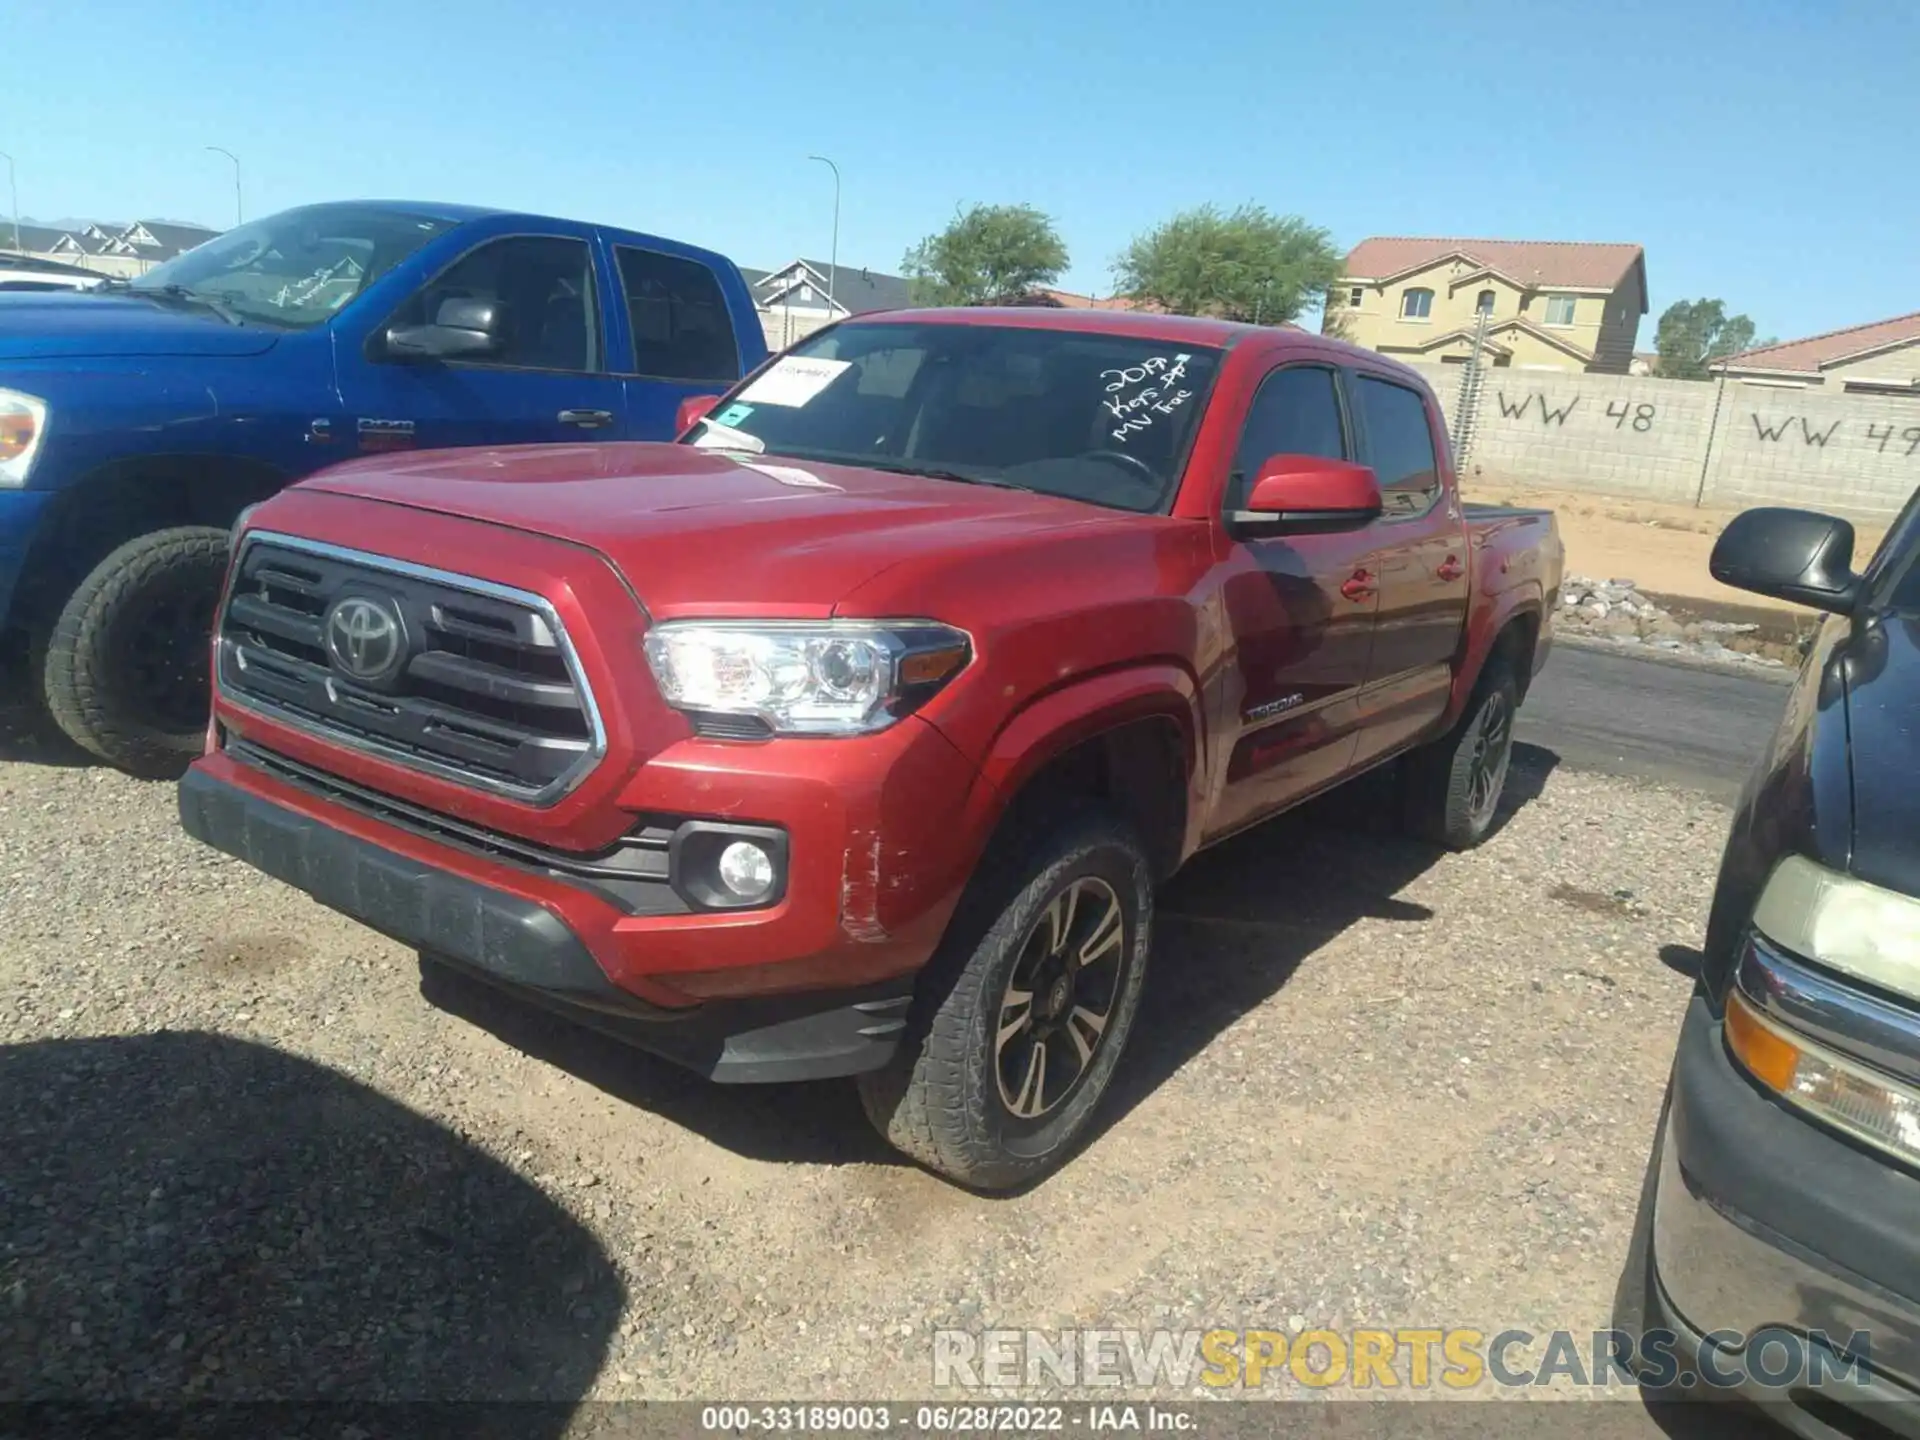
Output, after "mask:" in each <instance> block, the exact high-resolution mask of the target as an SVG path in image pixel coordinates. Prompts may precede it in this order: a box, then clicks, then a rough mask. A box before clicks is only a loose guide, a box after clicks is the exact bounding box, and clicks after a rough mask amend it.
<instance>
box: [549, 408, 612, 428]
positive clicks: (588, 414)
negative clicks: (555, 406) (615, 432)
mask: <svg viewBox="0 0 1920 1440" xmlns="http://www.w3.org/2000/svg"><path fill="white" fill-rule="evenodd" d="M560 423H561V424H562V425H578V426H579V427H580V428H581V429H582V430H598V429H599V428H600V427H601V426H602V425H611V424H612V423H613V412H612V411H611V410H562V411H561V412H560Z"/></svg>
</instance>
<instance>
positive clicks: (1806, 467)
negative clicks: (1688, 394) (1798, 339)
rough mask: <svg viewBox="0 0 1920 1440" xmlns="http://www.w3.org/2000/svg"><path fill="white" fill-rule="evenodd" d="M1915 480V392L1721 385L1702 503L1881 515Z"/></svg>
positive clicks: (1918, 454) (1919, 436)
mask: <svg viewBox="0 0 1920 1440" xmlns="http://www.w3.org/2000/svg"><path fill="white" fill-rule="evenodd" d="M1917 486H1920V399H1915V400H1908V399H1905V398H1902V397H1899V396H1882V395H1847V394H1840V395H1831V394H1828V393H1826V392H1824V391H1812V390H1776V389H1771V388H1762V387H1760V386H1755V385H1741V384H1739V383H1737V382H1734V383H1730V384H1728V386H1727V395H1726V401H1725V403H1724V404H1723V406H1722V408H1721V413H1720V426H1719V430H1718V432H1717V433H1716V434H1715V436H1714V445H1713V455H1712V457H1711V463H1710V464H1709V465H1708V467H1707V487H1706V493H1705V496H1704V502H1705V503H1706V504H1708V505H1806V506H1810V507H1812V508H1814V509H1821V510H1831V511H1835V512H1837V513H1839V514H1843V515H1858V516H1862V517H1864V518H1868V519H1886V518H1888V517H1890V516H1892V515H1894V514H1896V513H1897V512H1898V511H1899V509H1900V507H1901V506H1902V505H1904V504H1906V502H1907V498H1908V496H1910V495H1912V494H1913V492H1914V489H1915V487H1917Z"/></svg>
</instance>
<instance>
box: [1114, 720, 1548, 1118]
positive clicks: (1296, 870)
mask: <svg viewBox="0 0 1920 1440" xmlns="http://www.w3.org/2000/svg"><path fill="white" fill-rule="evenodd" d="M1558 764H1559V757H1558V756H1557V755H1555V754H1554V753H1553V752H1552V751H1551V750H1546V749H1542V748H1541V747H1540V746H1537V745H1525V744H1517V743H1516V744H1515V746H1514V747H1513V765H1512V769H1511V770H1510V771H1509V773H1508V776H1507V784H1506V791H1505V793H1504V795H1503V796H1502V798H1501V804H1500V808H1501V816H1500V819H1499V820H1498V821H1496V825H1497V826H1504V825H1505V824H1506V821H1507V820H1508V819H1509V818H1511V816H1512V815H1513V813H1514V812H1515V811H1517V810H1519V809H1521V808H1522V807H1523V806H1526V805H1528V804H1531V803H1532V802H1533V801H1534V800H1536V799H1538V798H1539V796H1540V793H1541V791H1542V790H1543V789H1544V788H1545V786H1546V782H1547V777H1548V776H1549V775H1550V774H1552V772H1553V770H1554V768H1555V766H1557V765H1558ZM1394 816H1395V805H1394V795H1393V775H1392V772H1391V771H1383V772H1378V773H1376V774H1374V775H1370V776H1366V777H1363V778H1362V779H1360V780H1357V781H1355V782H1354V783H1353V784H1351V785H1349V786H1346V787H1344V788H1343V789H1341V790H1338V791H1335V792H1334V793H1332V794H1330V795H1327V796H1325V797H1323V798H1322V799H1320V800H1317V801H1314V802H1313V803H1311V804H1309V805H1306V806H1303V807H1302V808H1301V809H1299V810H1297V811H1294V812H1292V813H1291V814H1288V815H1283V816H1281V817H1279V818H1278V819H1276V820H1271V821H1269V822H1267V823H1266V824H1264V825H1261V826H1257V827H1256V828H1254V829H1252V830H1249V831H1247V832H1246V833H1245V834H1243V835H1240V836H1237V837H1235V838H1234V839H1232V840H1229V841H1226V842H1225V843H1224V844H1222V845H1220V846H1218V847H1216V848H1215V849H1213V850H1210V851H1208V852H1207V853H1205V854H1204V855H1201V856H1199V857H1197V858H1196V859H1195V860H1194V861H1193V862H1192V863H1191V864H1190V865H1188V866H1187V868H1186V869H1184V870H1182V871H1181V872H1180V873H1179V874H1178V875H1176V876H1175V877H1174V878H1173V879H1172V880H1171V881H1169V882H1168V884H1167V886H1166V888H1165V889H1164V890H1163V891H1162V892H1161V895H1160V903H1159V914H1158V921H1157V924H1158V933H1157V935H1156V937H1155V945H1154V958H1153V968H1152V969H1151V970H1150V971H1149V972H1148V975H1147V988H1146V993H1145V995H1144V996H1143V997H1142V999H1141V1009H1142V1012H1143V1013H1145V1014H1151V1015H1152V1016H1153V1017H1154V1022H1153V1024H1151V1025H1139V1026H1136V1027H1135V1029H1134V1032H1133V1037H1132V1039H1131V1040H1130V1041H1129V1042H1128V1046H1127V1055H1126V1058H1125V1060H1124V1061H1123V1063H1122V1064H1121V1066H1120V1068H1119V1070H1118V1071H1117V1072H1116V1073H1115V1075H1114V1080H1113V1090H1112V1093H1111V1094H1110V1095H1109V1097H1108V1100H1107V1103H1106V1104H1105V1105H1103V1106H1102V1107H1101V1112H1100V1119H1099V1120H1098V1121H1096V1126H1095V1130H1094V1133H1093V1135H1092V1136H1091V1137H1090V1138H1089V1140H1088V1142H1087V1143H1089V1144H1097V1143H1098V1140H1099V1136H1100V1135H1101V1134H1102V1133H1104V1132H1105V1130H1106V1129H1107V1127H1109V1126H1111V1125H1113V1124H1114V1123H1115V1122H1116V1121H1118V1120H1119V1119H1120V1118H1121V1117H1122V1116H1124V1115H1125V1114H1126V1113H1127V1112H1128V1111H1129V1110H1131V1109H1132V1108H1133V1107H1134V1106H1135V1105H1137V1104H1139V1103H1140V1101H1142V1100H1143V1099H1145V1098H1146V1097H1147V1096H1148V1095H1150V1094H1152V1093H1153V1091H1154V1090H1156V1089H1157V1088H1158V1087H1159V1086H1160V1085H1161V1084H1162V1083H1164V1082H1165V1081H1166V1080H1167V1079H1168V1078H1170V1077H1171V1076H1172V1075H1173V1074H1174V1073H1175V1072H1177V1071H1178V1070H1179V1069H1180V1068H1181V1067H1182V1066H1183V1065H1185V1064H1186V1063H1187V1062H1188V1061H1189V1060H1191V1059H1192V1058H1193V1057H1194V1056H1195V1055H1197V1054H1199V1053H1200V1052H1201V1051H1202V1050H1204V1049H1205V1048H1206V1047H1207V1046H1208V1045H1209V1044H1211V1043H1212V1042H1213V1039H1214V1037H1215V1036H1217V1035H1218V1034H1220V1032H1221V1031H1223V1030H1225V1029H1226V1028H1227V1027H1228V1026H1229V1025H1231V1024H1233V1022H1234V1021H1235V1020H1237V1019H1239V1018H1240V1017H1241V1016H1242V1015H1244V1014H1246V1013H1247V1012H1248V1011H1249V1010H1252V1009H1253V1008H1254V1007H1256V1006H1258V1005H1260V1004H1262V1003H1263V1002H1265V1001H1266V1000H1268V999H1270V998H1271V997H1272V996H1273V995H1275V994H1277V993H1278V992H1279V990H1280V989H1281V987H1282V986H1284V985H1285V984H1286V983H1287V981H1288V980H1290V979H1291V978H1292V977H1293V973H1294V971H1295V970H1297V969H1299V967H1300V965H1301V963H1302V962H1303V961H1304V960H1306V958H1307V957H1308V956H1310V955H1312V954H1313V952H1314V951H1316V950H1318V949H1319V948H1320V947H1321V946H1322V945H1325V944H1326V943H1328V942H1329V941H1331V940H1333V939H1334V938H1336V937H1337V936H1339V935H1340V934H1342V933H1343V932H1345V931H1346V930H1347V929H1349V928H1350V927H1351V926H1353V925H1354V924H1356V923H1357V922H1358V921H1360V920H1363V919H1369V918H1373V919H1384V920H1390V921H1394V922H1397V923H1401V924H1407V925H1423V924H1426V923H1428V922H1430V921H1432V920H1434V919H1435V916H1434V913H1433V912H1432V911H1431V910H1430V909H1428V908H1427V907H1426V906H1424V905H1418V904H1413V903H1410V902H1408V901H1405V900H1399V899H1396V898H1394V897H1395V896H1397V895H1398V894H1399V893H1400V891H1401V890H1403V889H1404V888H1406V886H1408V885H1409V884H1411V883H1412V882H1413V881H1414V880H1416V879H1418V878H1419V877H1420V876H1421V875H1423V874H1425V873H1426V871H1427V870H1429V869H1430V868H1431V867H1432V866H1433V865H1434V864H1436V863H1437V862H1438V861H1439V860H1440V859H1441V858H1442V856H1443V855H1444V854H1445V852H1444V851H1442V850H1440V849H1439V848H1437V847H1435V846H1433V845H1429V844H1426V843H1424V842H1422V841H1418V840H1410V839H1408V838H1407V837H1406V836H1405V835H1403V834H1400V833H1399V831H1398V828H1397V826H1396V825H1395V824H1394Z"/></svg>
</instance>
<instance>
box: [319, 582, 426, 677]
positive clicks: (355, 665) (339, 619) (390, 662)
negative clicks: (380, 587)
mask: <svg viewBox="0 0 1920 1440" xmlns="http://www.w3.org/2000/svg"><path fill="white" fill-rule="evenodd" d="M326 637H327V653H328V654H329V655H331V656H332V657H333V663H334V664H336V665H338V666H339V667H340V668H341V669H342V670H344V671H345V672H346V673H347V674H349V675H351V676H352V677H353V678H354V679H356V680H384V679H386V678H387V677H388V676H389V675H391V674H393V673H394V671H396V670H398V669H399V668H400V663H401V662H402V661H403V660H405V659H406V654H407V644H406V638H407V637H406V631H405V630H404V629H402V628H401V624H400V614H399V612H398V611H397V610H395V609H394V608H393V607H392V606H391V605H387V604H383V603H382V602H380V601H378V600H370V599H368V598H367V597H366V596H364V595H349V596H347V597H346V598H345V599H343V600H339V601H337V602H335V604H334V606H333V608H332V609H331V610H329V611H328V612H327V624H326Z"/></svg>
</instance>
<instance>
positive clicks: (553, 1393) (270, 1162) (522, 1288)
mask: <svg viewBox="0 0 1920 1440" xmlns="http://www.w3.org/2000/svg"><path fill="white" fill-rule="evenodd" d="M0 1104H4V1106H5V1107H6V1108H5V1110H4V1112H0V1113H3V1114H4V1118H0V1132H3V1133H4V1134H5V1136H6V1140H5V1144H4V1145H0V1400H4V1401H6V1402H10V1403H13V1404H17V1403H19V1402H46V1403H50V1404H71V1403H74V1402H85V1403H97V1402H117V1403H121V1404H125V1403H128V1402H134V1403H148V1404H158V1405H176V1404H187V1405H197V1404H198V1403H199V1402H239V1401H279V1402H288V1403H291V1404H292V1405H294V1406H295V1407H299V1406H303V1405H305V1406H311V1405H313V1404H314V1403H315V1402H321V1401H326V1402H390V1401H395V1400H405V1401H431V1400H439V1401H449V1400H543V1401H548V1402H555V1403H551V1404H549V1405H544V1406H539V1407H533V1406H529V1407H526V1408H525V1409H523V1410H520V1411H519V1412H518V1414H517V1416H516V1422H517V1427H518V1428H516V1430H515V1432H514V1433H516V1434H535V1435H542V1434H546V1435H558V1434H560V1433H562V1431H563V1430H564V1429H565V1426H566V1423H567V1417H568V1414H569V1412H570V1411H571V1408H572V1406H571V1403H570V1402H574V1401H577V1400H579V1399H580V1398H581V1397H582V1396H583V1395H584V1394H585V1393H586V1392H587V1390H588V1388H589V1386H590V1385H591V1384H592V1382H593V1380H594V1377H595V1375H596V1374H597V1373H598V1371H599V1368H600V1364H601V1361H602V1358H603V1356H604V1354H605V1352H606V1349H607V1346H608V1342H609V1339H610V1337H611V1335H612V1332H613V1328H614V1326H615V1325H616V1324H617V1323H618V1319H619V1315H620V1311H621V1307H622V1305H623V1303H624V1300H625V1290H624V1287H623V1285H622V1282H621V1280H620V1277H619V1274H618V1272H617V1271H616V1270H615V1268H614V1266H613V1265H612V1263H611V1262H610V1261H609V1259H608V1257H607V1256H606V1255H605V1254H604V1253H603V1252H602V1250H601V1248H600V1246H599V1243H598V1242H597V1241H596V1240H595V1239H594V1237H593V1236H592V1235H591V1234H590V1233H589V1232H588V1231H587V1230H586V1229H584V1228H583V1227H582V1226H581V1225H579V1224H578V1223H576V1222H575V1221H574V1219H573V1218H572V1217H571V1216H570V1215H569V1214H568V1213H567V1212H566V1211H564V1210H562V1209H560V1208H559V1207H558V1206H556V1205H555V1204H554V1203H553V1202H552V1201H551V1200H549V1199H548V1198H547V1197H546V1196H545V1195H544V1194H543V1193H542V1192H541V1191H539V1190H538V1189H536V1188H535V1187H534V1186H532V1185H530V1184H529V1183H527V1182H526V1181H525V1180H523V1179H522V1178H520V1177H519V1176H518V1175H516V1174H515V1173H514V1172H513V1171H512V1170H510V1169H508V1168H507V1167H506V1166H504V1165H501V1164H499V1163H497V1162H496V1161H494V1160H493V1159H492V1158H491V1157H489V1156H487V1155H486V1154H484V1153H483V1152H481V1151H480V1150H478V1149H476V1148H474V1147H473V1146H472V1145H469V1144H468V1143H467V1142H466V1141H464V1140H462V1139H461V1138H460V1137H459V1136H457V1135H455V1134H453V1133H452V1132H451V1131H449V1130H446V1129H444V1128H442V1127H441V1126H440V1125H438V1124H436V1123H434V1122H433V1121H430V1120H427V1119H425V1118H423V1117H422V1116H420V1115H417V1114H415V1113H413V1112H412V1111H410V1110H407V1109H405V1108H404V1107H402V1106H400V1105H397V1104H395V1103H394V1102H393V1101H391V1100H388V1099H387V1098H385V1097H384V1096H382V1095H380V1094H377V1093H376V1092H374V1091H372V1090H369V1089H367V1088H365V1087H364V1086H361V1085H359V1084H357V1083H355V1082H353V1081H351V1080H348V1079H347V1078H345V1077H344V1076H342V1075H339V1074H337V1073H335V1072H334V1071H332V1070H328V1069H325V1068H323V1067H321V1066H318V1065H314V1064H311V1063H309V1062H307V1061H305V1060H301V1059H297V1058H295V1057H293V1056H290V1055H285V1054H282V1053H280V1052H279V1051H277V1050H272V1049H269V1048H267V1047H265V1046H261V1045H255V1044H250V1043H247V1042H243V1041H238V1040H231V1039H226V1038H223V1037H220V1036H216V1035H207V1034H198V1033H180V1034H161V1035H148V1036H134V1037H107V1038H100V1039H87V1040H54V1041H46V1042H42V1043H38V1044H29V1045H16V1046H10V1047H6V1048H4V1049H0ZM5 1408H6V1407H0V1431H4V1430H5V1429H6V1428H7V1424H6V1414H5ZM193 1413H194V1414H195V1415H197V1416H199V1417H200V1418H201V1419H217V1418H218V1416H219V1415H220V1414H221V1413H223V1412H221V1411H220V1410H219V1408H218V1407H216V1406H214V1405H211V1404H209V1405H208V1406H207V1408H206V1410H205V1411H204V1412H203V1411H199V1410H196V1411H194V1412H193ZM224 1413H225V1414H227V1416H228V1418H229V1419H234V1418H238V1417H244V1416H245V1415H246V1413H247V1412H245V1411H240V1410H237V1409H236V1410H233V1411H227V1412H224ZM321 1413H323V1414H324V1413H325V1412H321ZM16 1418H17V1417H16ZM96 1418H98V1417H96ZM256 1418H261V1419H264V1418H265V1417H256ZM307 1418H308V1419H313V1418H314V1417H313V1416H312V1415H309V1416H307ZM56 1428H58V1429H61V1430H63V1431H65V1432H68V1433H72V1432H71V1423H70V1422H69V1423H68V1424H66V1425H62V1426H54V1425H51V1424H45V1425H42V1424H36V1425H35V1426H34V1427H33V1428H32V1431H31V1433H35V1434H45V1433H51V1431H52V1430H53V1429H56ZM269 1428H271V1427H269ZM382 1428H384V1427H382V1426H379V1425H376V1426H375V1429H376V1430H380V1429H382ZM298 1429H299V1427H298V1426H294V1427H293V1428H289V1429H275V1430H274V1433H288V1434H291V1433H295V1431H296V1430H298ZM336 1430H337V1427H336ZM88 1433H95V1434H98V1433H105V1431H104V1429H100V1428H92V1427H89V1430H88ZM154 1433H158V1432H157V1431H156V1432H154ZM182 1433H185V1432H184V1431H183V1432H182ZM196 1433H199V1432H198V1431H197V1430H196ZM258 1433H267V1431H266V1430H264V1429H263V1430H260V1431H258ZM300 1433H305V1432H304V1431H301V1432H300ZM316 1433H318V1432H316ZM327 1433H329V1434H332V1433H336V1431H335V1430H329V1431H327ZM361 1433H362V1434H366V1433H369V1432H367V1431H366V1430H365V1429H362V1430H361Z"/></svg>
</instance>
